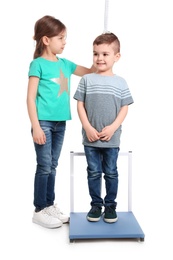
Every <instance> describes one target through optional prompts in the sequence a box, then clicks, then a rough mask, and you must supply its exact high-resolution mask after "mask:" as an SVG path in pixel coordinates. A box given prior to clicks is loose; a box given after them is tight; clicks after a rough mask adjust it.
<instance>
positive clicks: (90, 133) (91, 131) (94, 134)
mask: <svg viewBox="0 0 173 260" xmlns="http://www.w3.org/2000/svg"><path fill="white" fill-rule="evenodd" d="M85 131H86V135H87V138H88V140H89V141H90V142H95V141H97V140H99V132H98V131H97V130H96V129H95V128H94V127H92V126H91V127H90V128H88V129H86V130H85Z"/></svg>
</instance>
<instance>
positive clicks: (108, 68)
mask: <svg viewBox="0 0 173 260" xmlns="http://www.w3.org/2000/svg"><path fill="white" fill-rule="evenodd" d="M113 47H114V45H113V44H109V45H108V44H100V45H94V46H93V64H94V67H95V68H96V70H97V73H100V74H104V75H113V71H112V69H113V65H114V63H115V62H116V61H118V60H119V58H120V53H116V54H115V51H114V48H113Z"/></svg>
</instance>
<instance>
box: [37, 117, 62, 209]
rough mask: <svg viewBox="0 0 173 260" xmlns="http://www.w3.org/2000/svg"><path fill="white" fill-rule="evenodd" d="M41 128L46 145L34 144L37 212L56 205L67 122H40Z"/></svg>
mask: <svg viewBox="0 0 173 260" xmlns="http://www.w3.org/2000/svg"><path fill="white" fill-rule="evenodd" d="M40 126H41V128H42V129H43V131H44V133H45V135H46V143H45V144H44V145H39V144H36V143H34V146H35V151H36V161H37V167H36V173H35V180H34V206H35V208H36V209H37V210H41V209H43V208H45V207H48V206H51V205H53V204H54V200H55V191H54V189H55V176H56V167H57V166H58V159H59V156H60V153H61V149H62V145H63V141H64V134H65V129H66V122H65V121H58V122H57V121H40Z"/></svg>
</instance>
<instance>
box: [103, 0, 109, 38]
mask: <svg viewBox="0 0 173 260" xmlns="http://www.w3.org/2000/svg"><path fill="white" fill-rule="evenodd" d="M108 13H109V0H105V13H104V31H103V33H106V32H108Z"/></svg>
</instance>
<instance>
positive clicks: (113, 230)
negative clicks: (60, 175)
mask: <svg viewBox="0 0 173 260" xmlns="http://www.w3.org/2000/svg"><path fill="white" fill-rule="evenodd" d="M78 156H85V153H84V152H70V223H69V240H70V242H73V241H75V240H87V239H137V240H138V241H144V237H145V235H144V233H143V231H142V229H141V227H140V225H139V223H138V221H137V219H136V218H135V216H134V214H133V212H132V190H131V186H132V185H131V184H132V152H131V151H129V152H119V156H127V157H128V211H126V212H124V211H120V212H117V216H118V221H117V222H115V223H106V222H104V220H103V217H102V218H101V219H100V220H99V221H98V222H90V221H88V220H87V218H86V216H87V213H88V212H75V211H74V175H75V174H74V157H78Z"/></svg>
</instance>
